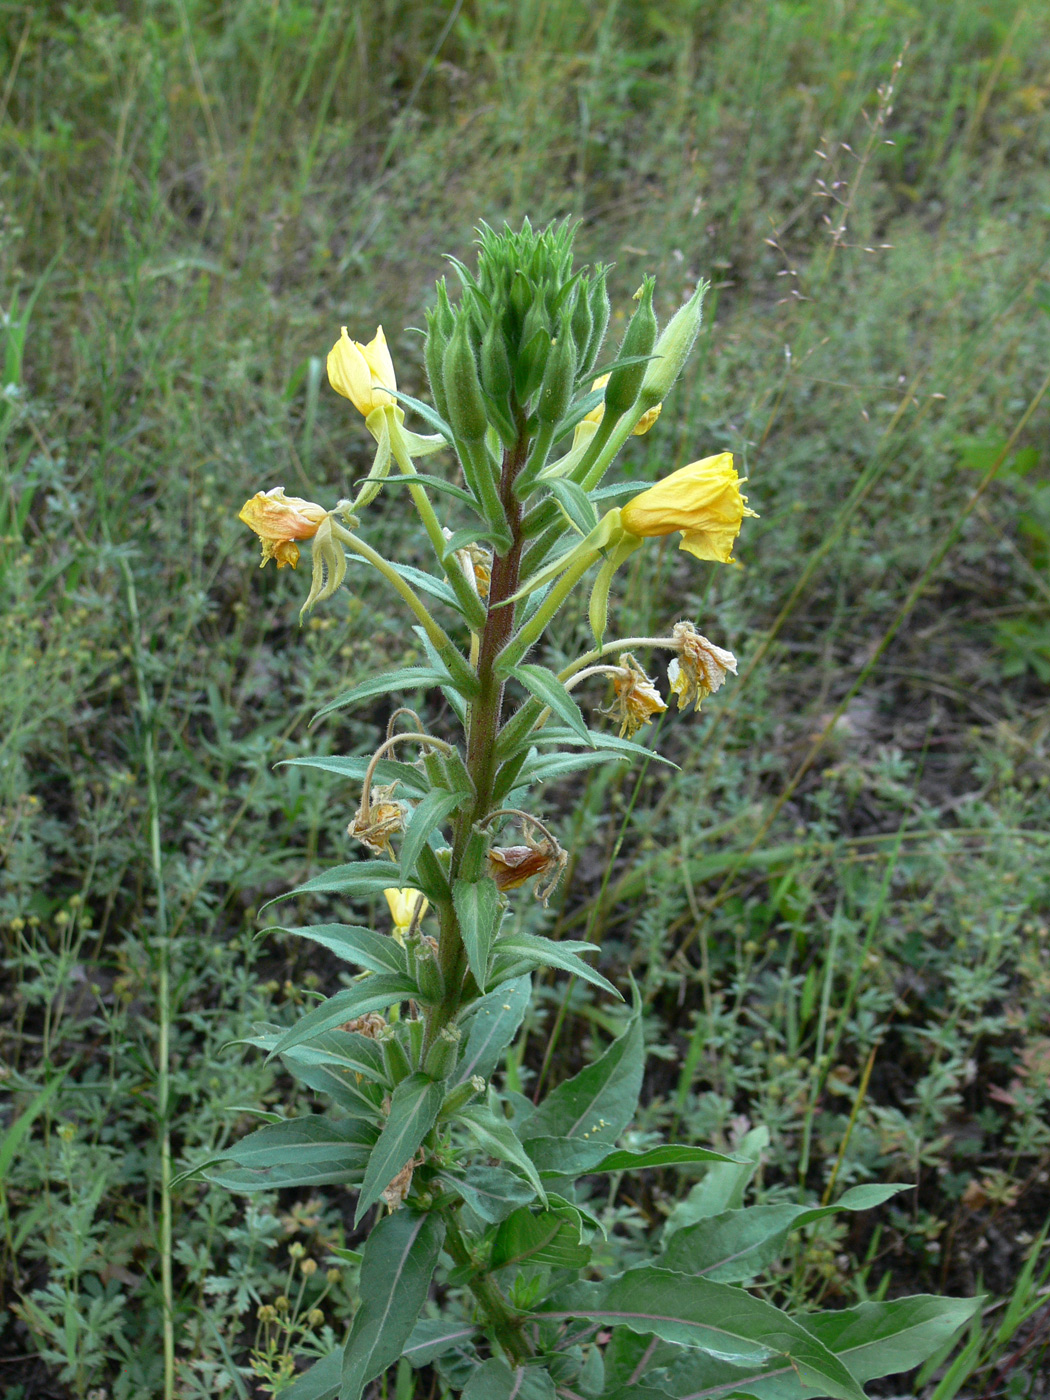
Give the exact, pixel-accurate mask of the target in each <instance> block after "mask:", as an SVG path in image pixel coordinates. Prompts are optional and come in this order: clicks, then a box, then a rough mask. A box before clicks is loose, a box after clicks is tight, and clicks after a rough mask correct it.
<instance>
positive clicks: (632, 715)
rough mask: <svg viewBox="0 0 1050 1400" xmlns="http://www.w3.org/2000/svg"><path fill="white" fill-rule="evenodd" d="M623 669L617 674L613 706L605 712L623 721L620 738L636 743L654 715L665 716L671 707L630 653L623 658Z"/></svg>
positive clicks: (615, 676) (625, 653)
mask: <svg viewBox="0 0 1050 1400" xmlns="http://www.w3.org/2000/svg"><path fill="white" fill-rule="evenodd" d="M619 664H620V669H619V671H618V672H615V671H614V672H613V677H612V684H613V695H614V699H613V703H612V704H611V705H610V706H609V708H608V709H607V710H606V711H605V714H608V715H612V717H613V718H614V719H618V720H619V721H620V738H621V739H622V738H623V737H624V735H626V736H627V737H628V738H629V739H632V738H633V737H634V735H635V734H636V733H637V731H638V730H639V729H641V727H642V725H643V724H648V723H649V721H650V720H651V719H652V717H653V715H658V714H662V713H663V711H664V710H666V709H667V706H666V705H665V704H664V702H663V699H662V698H661V696H660V692H659V691H658V690H657V688H656V686H655V685H654V684H653V682H652V681H651V680H650V679H649V677H648V676H647V675H646V674H645V672H644V671H643V670H642V668H641V667H640V666H639V665H638V663H637V662H636V661H635V659H634V657H633V656H632V655H631V654H630V652H627V651H625V652H624V653H623V655H622V656H621V657H620V663H619Z"/></svg>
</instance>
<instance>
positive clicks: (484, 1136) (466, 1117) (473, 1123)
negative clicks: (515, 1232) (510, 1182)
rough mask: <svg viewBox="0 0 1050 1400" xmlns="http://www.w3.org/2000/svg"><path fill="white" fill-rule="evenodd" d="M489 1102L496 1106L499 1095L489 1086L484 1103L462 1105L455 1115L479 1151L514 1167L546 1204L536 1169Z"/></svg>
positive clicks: (545, 1196)
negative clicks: (463, 1106)
mask: <svg viewBox="0 0 1050 1400" xmlns="http://www.w3.org/2000/svg"><path fill="white" fill-rule="evenodd" d="M493 1105H495V1108H496V1109H498V1106H499V1099H498V1098H497V1097H496V1095H495V1094H493V1092H492V1091H491V1090H490V1091H489V1103H488V1105H485V1104H469V1105H468V1106H467V1107H466V1108H461V1109H460V1111H459V1113H458V1114H457V1119H458V1121H459V1122H461V1123H463V1124H464V1125H465V1126H466V1127H467V1128H468V1129H469V1131H470V1133H471V1135H472V1137H473V1138H474V1140H475V1142H477V1144H478V1146H479V1147H480V1148H481V1149H482V1150H483V1151H485V1152H487V1153H488V1154H489V1155H490V1156H491V1157H498V1158H499V1159H500V1161H501V1162H507V1163H508V1164H509V1165H510V1166H512V1167H517V1168H518V1170H519V1171H520V1172H521V1173H522V1175H523V1176H524V1177H525V1178H526V1180H527V1181H528V1182H529V1184H530V1185H531V1186H532V1189H533V1190H534V1191H535V1192H536V1195H537V1196H538V1197H539V1199H540V1200H541V1201H542V1202H543V1204H544V1206H546V1204H547V1193H546V1191H544V1189H543V1183H542V1182H541V1181H540V1178H539V1173H538V1172H537V1170H536V1168H535V1166H534V1165H533V1163H532V1161H531V1159H530V1158H529V1156H528V1154H527V1153H526V1151H525V1149H524V1148H523V1147H522V1145H521V1142H520V1140H519V1138H518V1136H517V1134H516V1133H515V1132H514V1129H513V1128H512V1127H511V1126H510V1124H509V1123H508V1122H507V1120H506V1119H505V1118H503V1117H502V1116H501V1115H500V1114H499V1113H498V1112H497V1111H494V1108H493Z"/></svg>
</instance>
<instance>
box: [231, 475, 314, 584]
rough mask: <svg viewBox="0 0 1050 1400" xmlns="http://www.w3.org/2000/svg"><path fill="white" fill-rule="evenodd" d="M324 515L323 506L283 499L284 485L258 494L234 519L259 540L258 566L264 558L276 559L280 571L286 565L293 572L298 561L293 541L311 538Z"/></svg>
mask: <svg viewBox="0 0 1050 1400" xmlns="http://www.w3.org/2000/svg"><path fill="white" fill-rule="evenodd" d="M327 515H328V512H327V511H326V510H325V508H324V506H318V505H315V504H314V502H313V501H304V500H303V499H302V497H301V496H286V495H285V491H284V487H283V486H275V487H274V488H273V490H272V491H257V492H256V493H255V495H254V496H253V497H252V498H251V500H250V501H245V503H244V505H243V506H242V507H241V509H240V511H239V512H238V515H237V518H238V520H243V521H244V523H245V525H247V526H248V529H249V530H254V531H255V533H256V534H257V535H258V536H259V538H260V540H262V565H261V566H260V567H262V566H264V565H265V564H266V561H267V559H276V560H277V567H278V568H279V569H283V568H284V566H285V564H291V566H292V568H293V569H294V568H295V566H296V564H298V562H299V546H298V545H297V544H296V543H295V541H296V540H310V539H313V537H314V535H316V534H317V531H318V528H319V526H320V525H321V523H322V522H323V521H324V519H325V518H326V517H327Z"/></svg>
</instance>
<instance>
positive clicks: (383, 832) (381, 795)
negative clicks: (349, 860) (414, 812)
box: [346, 782, 408, 856]
mask: <svg viewBox="0 0 1050 1400" xmlns="http://www.w3.org/2000/svg"><path fill="white" fill-rule="evenodd" d="M396 787H397V783H396V782H394V783H388V784H386V785H385V786H383V787H374V788H373V789H372V791H371V794H370V795H369V799H368V801H367V802H366V801H365V799H364V797H362V798H361V805H360V807H358V809H357V811H356V812H355V813H354V819H353V821H352V822H351V823H350V825H349V826H348V827H347V828H346V834H347V835H348V836H353V837H354V838H355V839H356V840H358V841H360V842H362V843H363V844H364V845H365V846H367V847H368V849H369V850H370V851H374V852H375V854H376V855H377V856H392V855H393V848H392V847H391V845H390V838H391V837H392V836H396V835H397V834H398V832H401V831H404V829H405V815H406V813H407V811H408V807H407V804H406V803H404V802H400V801H398V799H397V798H395V797H394V789H395V788H396Z"/></svg>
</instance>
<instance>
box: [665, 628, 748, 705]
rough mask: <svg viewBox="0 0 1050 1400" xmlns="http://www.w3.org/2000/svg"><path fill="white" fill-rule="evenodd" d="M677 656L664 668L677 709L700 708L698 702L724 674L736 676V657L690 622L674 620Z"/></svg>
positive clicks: (712, 690)
mask: <svg viewBox="0 0 1050 1400" xmlns="http://www.w3.org/2000/svg"><path fill="white" fill-rule="evenodd" d="M671 636H672V637H673V638H674V641H675V645H676V647H677V650H678V655H677V656H676V657H675V658H674V660H673V661H671V662H670V663H669V665H668V667H667V679H668V680H669V681H670V683H671V689H672V690H673V691H674V693H675V696H676V697H677V700H678V708H679V709H680V710H687V709H688V708H689V706H690V705H692V706H693V707H694V708H695V709H699V708H700V701H701V700H705V699H706V698H707V697H708V696H709V695H713V694H714V692H715V691H716V690H717V689H718V688H719V686H721V684H722V682H723V681H724V680H725V678H726V676H727V675H728V674H729V673H730V672H732V674H733V675H736V657H735V656H734V655H733V653H732V652H731V651H724V650H723V649H722V647H716V646H715V644H714V642H709V641H708V640H707V638H706V637H704V636H701V634H700V633H699V632H698V631H697V630H696V628H695V627H694V626H693V624H692V623H691V622H676V623H675V625H674V627H673V628H672V629H671Z"/></svg>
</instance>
